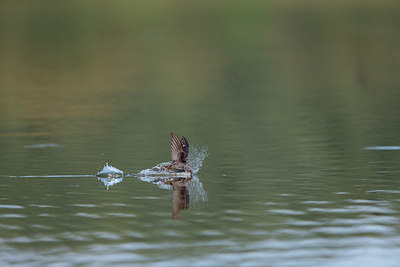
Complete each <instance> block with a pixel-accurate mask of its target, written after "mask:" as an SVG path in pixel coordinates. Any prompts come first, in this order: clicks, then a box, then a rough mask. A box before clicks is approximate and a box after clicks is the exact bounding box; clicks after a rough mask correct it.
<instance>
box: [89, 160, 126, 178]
mask: <svg viewBox="0 0 400 267" xmlns="http://www.w3.org/2000/svg"><path fill="white" fill-rule="evenodd" d="M96 176H98V177H101V178H121V177H122V178H123V177H124V172H123V171H121V170H120V169H117V168H115V167H113V166H111V165H108V163H106V165H104V167H103V169H102V170H101V171H99V172H98V173H97V174H96Z"/></svg>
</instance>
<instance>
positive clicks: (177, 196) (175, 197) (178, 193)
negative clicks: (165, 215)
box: [172, 182, 190, 219]
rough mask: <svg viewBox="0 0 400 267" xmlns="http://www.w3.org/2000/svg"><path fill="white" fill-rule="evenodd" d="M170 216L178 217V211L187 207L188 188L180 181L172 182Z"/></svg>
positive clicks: (188, 199) (188, 200) (188, 198)
mask: <svg viewBox="0 0 400 267" xmlns="http://www.w3.org/2000/svg"><path fill="white" fill-rule="evenodd" d="M172 190H173V191H172V218H173V219H177V218H179V213H180V212H181V211H182V210H183V209H188V208H189V202H190V197H189V188H188V187H187V186H186V185H185V184H183V183H180V182H173V183H172Z"/></svg>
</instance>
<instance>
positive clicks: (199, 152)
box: [132, 146, 208, 181]
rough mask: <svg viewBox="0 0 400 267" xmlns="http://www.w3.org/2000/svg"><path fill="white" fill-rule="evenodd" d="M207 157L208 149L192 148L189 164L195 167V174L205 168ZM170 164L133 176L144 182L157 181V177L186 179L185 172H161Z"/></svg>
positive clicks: (160, 164) (162, 163)
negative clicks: (162, 168)
mask: <svg viewBox="0 0 400 267" xmlns="http://www.w3.org/2000/svg"><path fill="white" fill-rule="evenodd" d="M207 156H208V149H207V147H205V146H203V147H200V148H197V147H194V148H191V150H190V154H189V160H188V163H189V164H190V166H192V167H193V170H194V171H193V174H195V173H198V172H199V171H200V169H201V167H202V166H203V162H204V159H205V158H206V157H207ZM168 163H171V162H170V161H169V162H161V163H158V164H157V165H156V166H154V167H152V168H150V169H145V170H142V171H140V172H138V173H134V174H132V175H133V176H138V177H141V178H140V179H142V178H143V179H142V180H143V181H144V179H147V181H151V180H154V179H156V177H160V176H169V177H170V176H176V177H186V173H184V172H181V173H171V172H167V171H164V170H161V166H163V165H165V164H168ZM145 177H147V178H145Z"/></svg>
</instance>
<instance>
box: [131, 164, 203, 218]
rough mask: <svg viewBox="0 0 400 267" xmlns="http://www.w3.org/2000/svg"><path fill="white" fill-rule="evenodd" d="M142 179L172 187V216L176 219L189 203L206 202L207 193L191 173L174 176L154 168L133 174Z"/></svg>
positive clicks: (161, 186) (162, 186)
mask: <svg viewBox="0 0 400 267" xmlns="http://www.w3.org/2000/svg"><path fill="white" fill-rule="evenodd" d="M134 176H136V177H137V178H139V179H140V180H142V181H145V182H149V183H153V184H156V185H157V186H158V187H159V188H161V189H169V190H171V189H172V218H173V219H178V218H179V214H180V212H181V211H182V210H185V209H188V208H189V203H190V204H191V205H192V206H193V204H196V205H197V204H199V203H201V202H207V193H206V191H205V190H204V187H203V184H202V183H201V182H200V180H199V178H197V177H196V176H192V175H181V176H176V175H175V176H174V175H171V174H170V173H163V172H159V171H154V170H146V171H142V172H140V173H137V174H134Z"/></svg>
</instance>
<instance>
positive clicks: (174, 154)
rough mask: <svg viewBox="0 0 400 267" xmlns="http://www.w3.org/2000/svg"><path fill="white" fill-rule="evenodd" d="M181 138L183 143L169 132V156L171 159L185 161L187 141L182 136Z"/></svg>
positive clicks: (187, 148) (187, 147)
mask: <svg viewBox="0 0 400 267" xmlns="http://www.w3.org/2000/svg"><path fill="white" fill-rule="evenodd" d="M182 140H184V144H183V143H182V142H181V140H179V138H178V136H176V135H175V134H174V133H171V158H172V160H173V161H180V162H186V159H187V154H188V153H187V152H186V151H188V152H189V143H188V142H187V140H186V138H184V137H182ZM184 146H185V147H184Z"/></svg>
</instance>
